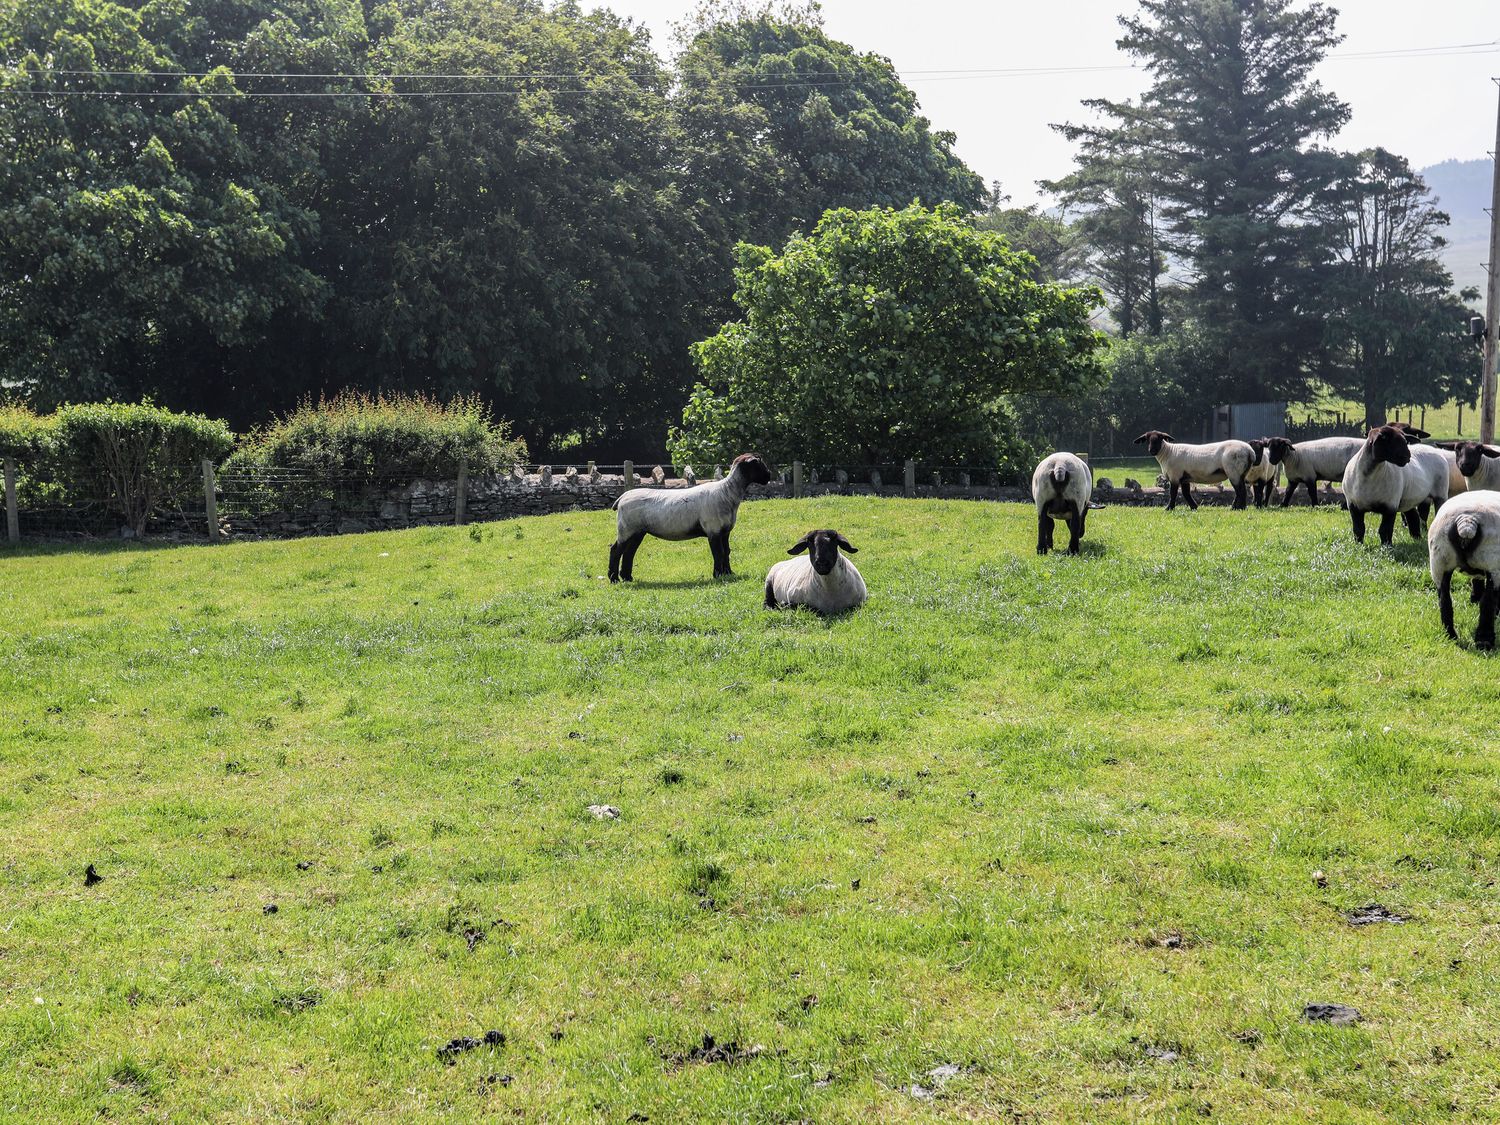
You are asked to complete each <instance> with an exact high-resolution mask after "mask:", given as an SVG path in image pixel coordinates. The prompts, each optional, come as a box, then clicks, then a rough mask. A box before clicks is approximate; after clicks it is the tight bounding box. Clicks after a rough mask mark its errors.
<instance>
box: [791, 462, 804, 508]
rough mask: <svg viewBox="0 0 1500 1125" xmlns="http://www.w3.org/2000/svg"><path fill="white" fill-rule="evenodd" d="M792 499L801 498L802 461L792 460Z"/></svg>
mask: <svg viewBox="0 0 1500 1125" xmlns="http://www.w3.org/2000/svg"><path fill="white" fill-rule="evenodd" d="M792 499H793V500H801V499H802V462H801V461H793V462H792Z"/></svg>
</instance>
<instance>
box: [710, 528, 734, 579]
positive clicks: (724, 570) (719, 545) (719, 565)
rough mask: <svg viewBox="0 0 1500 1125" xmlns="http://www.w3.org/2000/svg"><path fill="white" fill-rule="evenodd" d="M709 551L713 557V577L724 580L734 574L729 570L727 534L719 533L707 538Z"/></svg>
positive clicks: (724, 532)
mask: <svg viewBox="0 0 1500 1125" xmlns="http://www.w3.org/2000/svg"><path fill="white" fill-rule="evenodd" d="M708 546H709V550H711V551H712V552H713V555H714V577H715V578H726V577H728V576H729V575H730V574H733V573H734V572H733V571H732V570H730V569H729V532H727V531H721V532H720V533H719V534H718V535H710V536H709V537H708Z"/></svg>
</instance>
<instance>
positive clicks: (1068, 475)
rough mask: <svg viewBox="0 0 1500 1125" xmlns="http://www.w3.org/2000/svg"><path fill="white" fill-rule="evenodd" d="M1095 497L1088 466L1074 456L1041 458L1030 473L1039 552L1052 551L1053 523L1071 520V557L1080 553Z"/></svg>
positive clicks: (1069, 454)
mask: <svg viewBox="0 0 1500 1125" xmlns="http://www.w3.org/2000/svg"><path fill="white" fill-rule="evenodd" d="M1093 494H1094V475H1093V473H1091V472H1090V471H1089V467H1088V463H1087V462H1086V461H1084V460H1083V458H1081V457H1075V456H1073V454H1071V453H1054V454H1052V456H1050V457H1046V458H1043V459H1042V463H1041V464H1040V465H1038V466H1037V467H1036V471H1035V472H1034V473H1032V474H1031V498H1032V499H1033V500H1035V501H1036V522H1037V532H1036V553H1037V554H1039V555H1045V554H1046V553H1047V552H1048V551H1050V550H1052V521H1053V520H1067V521H1068V532H1069V538H1068V554H1070V555H1076V554H1078V545H1079V544H1080V543H1081V542H1083V527H1084V523H1085V521H1086V520H1087V519H1088V514H1089V497H1091V496H1092V495H1093Z"/></svg>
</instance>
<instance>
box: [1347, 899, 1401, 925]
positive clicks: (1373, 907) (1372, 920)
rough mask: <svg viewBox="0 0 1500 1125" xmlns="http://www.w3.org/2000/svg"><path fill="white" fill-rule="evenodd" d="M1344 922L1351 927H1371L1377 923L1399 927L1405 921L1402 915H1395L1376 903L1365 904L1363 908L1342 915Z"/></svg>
mask: <svg viewBox="0 0 1500 1125" xmlns="http://www.w3.org/2000/svg"><path fill="white" fill-rule="evenodd" d="M1344 919H1345V921H1347V922H1348V923H1349V925H1351V926H1373V925H1375V924H1376V923H1377V922H1391V923H1394V924H1396V925H1400V924H1401V923H1402V922H1405V921H1407V918H1406V916H1405V915H1404V914H1397V913H1396V912H1395V911H1393V910H1387V909H1386V908H1385V907H1383V906H1381V905H1380V903H1378V902H1370V903H1366V904H1365V905H1364V906H1361V907H1357V908H1356V909H1354V910H1350V911H1349V912H1347V913H1346V914H1345V915H1344Z"/></svg>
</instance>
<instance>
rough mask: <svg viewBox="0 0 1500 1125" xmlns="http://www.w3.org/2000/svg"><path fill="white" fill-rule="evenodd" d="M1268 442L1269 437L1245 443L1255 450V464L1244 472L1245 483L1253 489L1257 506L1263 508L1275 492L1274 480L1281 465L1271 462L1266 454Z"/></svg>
mask: <svg viewBox="0 0 1500 1125" xmlns="http://www.w3.org/2000/svg"><path fill="white" fill-rule="evenodd" d="M1270 443H1271V439H1270V438H1255V439H1254V440H1252V441H1249V442H1247V443H1246V444H1247V445H1249V446H1250V448H1251V449H1252V450H1254V451H1255V464H1253V465H1251V466H1250V471H1249V472H1248V473H1246V474H1245V483H1246V484H1247V485H1250V486H1251V487H1252V489H1253V492H1254V496H1255V506H1256V507H1257V508H1264V507H1265V506H1266V505H1267V504H1269V503H1270V502H1271V497H1272V496H1274V495H1275V494H1276V482H1277V481H1278V480H1279V479H1280V478H1281V466H1280V465H1275V464H1272V462H1271V458H1270V457H1269V456H1267V454H1266V447H1267V446H1268V445H1270Z"/></svg>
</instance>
